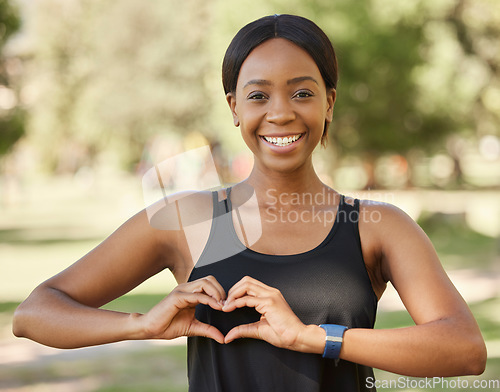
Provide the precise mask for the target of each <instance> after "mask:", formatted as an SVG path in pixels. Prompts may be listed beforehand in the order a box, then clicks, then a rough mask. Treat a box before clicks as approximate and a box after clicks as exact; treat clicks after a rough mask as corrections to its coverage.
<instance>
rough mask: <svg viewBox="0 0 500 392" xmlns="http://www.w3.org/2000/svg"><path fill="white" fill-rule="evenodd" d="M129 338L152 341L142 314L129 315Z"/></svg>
mask: <svg viewBox="0 0 500 392" xmlns="http://www.w3.org/2000/svg"><path fill="white" fill-rule="evenodd" d="M127 320H128V328H127V329H128V336H129V337H128V338H127V340H143V339H151V336H150V335H151V334H150V333H148V330H147V328H146V327H145V325H144V315H143V314H141V313H130V314H129V315H128V319H127Z"/></svg>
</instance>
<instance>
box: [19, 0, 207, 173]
mask: <svg viewBox="0 0 500 392" xmlns="http://www.w3.org/2000/svg"><path fill="white" fill-rule="evenodd" d="M29 8H30V10H31V12H30V14H29V16H28V25H29V27H30V29H29V31H27V35H28V36H29V37H30V39H31V40H32V51H31V56H32V57H31V60H30V61H29V72H28V73H29V75H28V80H27V84H29V85H30V86H32V88H33V90H34V91H36V96H37V99H36V100H35V102H34V104H33V107H32V110H31V113H30V122H29V129H28V132H29V136H30V140H31V141H32V142H33V143H34V144H36V145H37V146H38V148H39V149H41V150H42V152H43V154H42V159H43V161H44V162H45V163H46V166H47V168H48V169H49V170H51V171H54V170H55V171H56V172H74V171H75V170H77V169H78V168H79V167H80V166H81V165H92V164H93V162H94V161H96V160H98V159H100V158H102V157H103V156H105V159H108V160H109V159H112V160H114V161H115V163H117V164H119V165H122V166H123V165H124V166H125V167H128V168H130V167H131V165H134V164H135V163H136V162H137V161H138V160H139V159H140V156H141V153H142V150H143V147H144V144H145V142H146V141H147V140H148V139H149V138H150V137H151V135H154V134H156V133H160V132H161V133H172V134H185V133H188V132H190V131H194V130H197V129H198V128H200V127H202V126H204V123H203V121H204V117H205V116H206V115H207V113H208V112H209V108H210V104H209V102H210V101H209V100H208V99H207V92H206V88H205V69H206V63H207V59H208V57H209V56H208V55H207V54H206V53H205V49H204V48H205V40H206V35H207V34H206V32H207V29H208V27H209V26H210V12H209V10H210V7H209V5H208V4H207V3H206V2H199V1H192V0H189V1H183V2H178V1H175V0H168V1H163V0H162V1H151V2H148V3H147V5H146V4H145V3H143V2H141V1H137V0H123V1H119V2H100V1H94V0H87V1H77V0H40V1H37V2H36V4H31V5H30V6H29Z"/></svg>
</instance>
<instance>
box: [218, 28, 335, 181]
mask: <svg viewBox="0 0 500 392" xmlns="http://www.w3.org/2000/svg"><path fill="white" fill-rule="evenodd" d="M227 100H228V103H229V106H230V107H231V111H232V113H233V118H234V122H235V125H239V126H240V128H241V133H242V136H243V139H244V140H245V143H246V144H247V145H248V147H249V148H250V150H251V151H252V152H253V154H254V156H255V164H256V165H257V167H258V168H260V169H267V170H273V171H279V172H289V171H293V170H295V169H297V168H299V167H301V166H302V165H304V164H305V163H307V162H310V161H311V154H312V152H313V150H314V148H315V147H316V146H317V145H318V143H319V142H320V140H321V136H322V134H323V130H324V127H325V122H327V123H329V122H331V120H332V110H333V104H334V102H335V90H330V89H328V90H327V89H326V87H325V83H324V81H323V78H322V76H321V73H320V71H319V69H318V67H317V65H316V63H315V62H314V60H313V59H312V57H311V56H310V55H309V54H308V53H307V52H306V51H305V50H304V49H302V48H300V47H299V46H297V45H295V44H293V43H291V42H290V41H288V40H285V39H282V38H275V39H271V40H268V41H266V42H264V43H263V44H261V45H259V46H258V47H256V48H255V49H254V50H253V51H252V52H251V53H250V54H249V55H248V57H247V58H246V59H245V61H244V62H243V64H242V66H241V69H240V73H239V76H238V82H237V86H236V92H235V93H229V94H228V95H227Z"/></svg>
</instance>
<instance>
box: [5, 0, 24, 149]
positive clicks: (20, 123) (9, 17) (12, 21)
mask: <svg viewBox="0 0 500 392" xmlns="http://www.w3.org/2000/svg"><path fill="white" fill-rule="evenodd" d="M20 23H21V21H20V17H19V13H18V10H17V8H16V7H14V6H13V5H12V4H11V3H10V2H9V1H8V0H0V156H2V155H4V154H5V153H6V152H8V151H9V149H10V147H11V146H12V145H13V144H14V143H15V142H16V141H17V140H18V139H19V138H20V137H21V136H22V135H23V132H24V111H23V110H22V109H21V108H20V106H19V105H18V97H17V93H16V91H15V90H14V89H13V88H12V86H11V77H10V75H9V70H8V69H9V61H10V60H9V59H7V58H6V57H5V56H4V54H3V48H4V46H5V44H6V43H7V40H8V39H9V38H10V37H11V36H12V35H13V34H14V33H15V32H16V31H17V30H18V29H19V27H20Z"/></svg>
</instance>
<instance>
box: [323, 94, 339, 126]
mask: <svg viewBox="0 0 500 392" xmlns="http://www.w3.org/2000/svg"><path fill="white" fill-rule="evenodd" d="M336 99H337V91H336V90H335V89H334V88H332V89H330V90H329V91H327V92H326V103H327V108H326V117H325V121H326V122H327V123H331V122H332V119H333V107H334V106H335V100H336Z"/></svg>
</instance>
